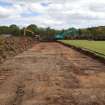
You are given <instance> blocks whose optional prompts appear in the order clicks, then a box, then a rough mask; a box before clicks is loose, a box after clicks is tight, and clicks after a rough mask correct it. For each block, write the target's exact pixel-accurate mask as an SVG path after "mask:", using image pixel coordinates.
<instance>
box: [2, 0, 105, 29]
mask: <svg viewBox="0 0 105 105" xmlns="http://www.w3.org/2000/svg"><path fill="white" fill-rule="evenodd" d="M10 24H17V25H19V26H26V25H29V24H36V25H38V26H41V27H52V28H57V29H62V28H69V27H79V28H81V27H91V26H98V25H105V0H0V25H10Z"/></svg>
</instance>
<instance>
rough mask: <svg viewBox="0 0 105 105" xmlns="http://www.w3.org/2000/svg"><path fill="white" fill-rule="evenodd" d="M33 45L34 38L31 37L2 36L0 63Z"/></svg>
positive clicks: (0, 40) (0, 41) (0, 39)
mask: <svg viewBox="0 0 105 105" xmlns="http://www.w3.org/2000/svg"><path fill="white" fill-rule="evenodd" d="M34 43H35V42H34ZM36 43H37V42H36ZM32 45H33V39H32V38H30V37H7V38H4V37H3V38H1V37H0V63H2V62H4V60H6V59H9V58H11V57H13V56H15V55H17V54H19V53H21V52H23V51H25V50H26V49H28V48H30V47H32Z"/></svg>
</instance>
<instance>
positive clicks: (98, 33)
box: [77, 26, 105, 40]
mask: <svg viewBox="0 0 105 105" xmlns="http://www.w3.org/2000/svg"><path fill="white" fill-rule="evenodd" d="M78 32H79V35H78V37H77V38H79V39H88V40H105V26H99V27H91V28H85V29H79V31H78Z"/></svg>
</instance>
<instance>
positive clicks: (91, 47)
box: [61, 40, 105, 58]
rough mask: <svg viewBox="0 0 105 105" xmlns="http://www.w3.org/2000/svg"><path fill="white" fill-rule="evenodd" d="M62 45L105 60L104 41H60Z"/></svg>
mask: <svg viewBox="0 0 105 105" xmlns="http://www.w3.org/2000/svg"><path fill="white" fill-rule="evenodd" d="M61 42H63V43H64V44H68V45H72V46H75V47H78V48H82V49H84V50H87V51H89V52H92V53H95V54H96V55H98V56H100V57H103V58H105V46H104V45H105V41H89V40H62V41H61Z"/></svg>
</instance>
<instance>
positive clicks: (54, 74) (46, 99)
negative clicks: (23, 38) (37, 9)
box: [0, 42, 105, 105]
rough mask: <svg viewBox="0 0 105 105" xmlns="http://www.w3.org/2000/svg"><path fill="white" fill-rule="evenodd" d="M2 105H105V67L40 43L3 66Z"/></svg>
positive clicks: (0, 75)
mask: <svg viewBox="0 0 105 105" xmlns="http://www.w3.org/2000/svg"><path fill="white" fill-rule="evenodd" d="M0 105H105V65H104V64H102V63H100V62H98V61H97V60H94V59H93V58H90V57H88V56H86V55H84V54H81V53H79V52H77V51H75V50H73V49H70V48H68V47H65V46H63V45H61V44H59V43H54V42H53V43H40V44H38V45H35V47H33V48H31V49H29V50H28V51H25V52H23V53H22V54H19V55H17V56H16V57H14V58H13V59H11V60H8V61H6V62H4V63H3V64H2V65H1V66H0Z"/></svg>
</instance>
